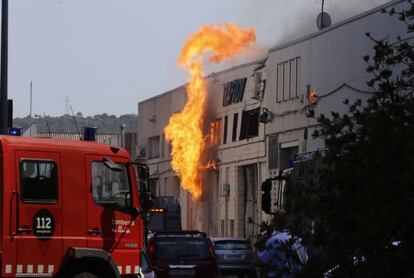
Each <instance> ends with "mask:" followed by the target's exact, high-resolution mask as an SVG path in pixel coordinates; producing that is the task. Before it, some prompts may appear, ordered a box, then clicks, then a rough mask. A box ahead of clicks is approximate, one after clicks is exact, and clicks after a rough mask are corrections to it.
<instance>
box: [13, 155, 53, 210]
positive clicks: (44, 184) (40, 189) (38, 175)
mask: <svg viewBox="0 0 414 278" xmlns="http://www.w3.org/2000/svg"><path fill="white" fill-rule="evenodd" d="M20 171H21V180H20V183H21V194H22V199H23V201H24V202H30V203H56V200H57V188H58V178H57V165H56V163H55V162H53V161H35V160H23V161H22V162H21V163H20Z"/></svg>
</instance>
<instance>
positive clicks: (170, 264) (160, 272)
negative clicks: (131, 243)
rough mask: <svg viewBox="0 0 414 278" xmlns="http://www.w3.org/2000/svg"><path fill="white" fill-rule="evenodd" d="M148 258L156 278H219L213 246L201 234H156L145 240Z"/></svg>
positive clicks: (179, 232)
mask: <svg viewBox="0 0 414 278" xmlns="http://www.w3.org/2000/svg"><path fill="white" fill-rule="evenodd" d="M148 256H149V258H150V260H151V262H152V265H153V268H154V270H155V273H156V275H157V277H158V278H163V277H200V278H203V277H205V278H213V277H220V271H219V269H218V264H217V259H216V256H215V253H214V248H213V245H212V243H211V240H210V239H209V238H208V237H207V235H206V234H205V233H203V232H199V231H162V232H156V233H154V234H153V235H152V236H151V238H149V240H148Z"/></svg>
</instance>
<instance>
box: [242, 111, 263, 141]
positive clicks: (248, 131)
mask: <svg viewBox="0 0 414 278" xmlns="http://www.w3.org/2000/svg"><path fill="white" fill-rule="evenodd" d="M258 135H259V108H256V109H252V110H248V111H243V114H242V122H241V128H240V140H243V139H249V138H252V137H256V136H258Z"/></svg>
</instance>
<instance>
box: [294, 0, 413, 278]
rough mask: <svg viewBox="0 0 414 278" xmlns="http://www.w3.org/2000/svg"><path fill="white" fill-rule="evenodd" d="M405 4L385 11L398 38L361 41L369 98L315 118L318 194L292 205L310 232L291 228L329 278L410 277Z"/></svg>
mask: <svg viewBox="0 0 414 278" xmlns="http://www.w3.org/2000/svg"><path fill="white" fill-rule="evenodd" d="M407 2H409V4H408V5H409V8H408V9H407V10H405V11H401V12H399V11H395V10H394V9H391V10H389V11H387V12H388V13H389V14H390V15H393V16H397V17H398V19H399V20H400V21H402V22H405V24H406V25H407V34H406V36H405V37H404V38H402V37H398V38H397V40H396V41H395V42H389V41H388V40H386V39H383V40H378V39H375V38H373V37H372V36H371V35H370V34H367V36H368V37H369V38H370V39H371V40H372V41H373V42H374V49H373V50H374V55H373V56H372V57H370V56H366V57H364V59H365V61H366V62H367V64H368V68H367V71H368V72H369V73H370V74H372V76H373V77H372V79H371V80H370V81H369V82H368V86H370V87H371V88H372V89H373V90H374V91H375V94H374V95H373V97H371V98H370V99H369V100H368V101H367V102H366V103H362V102H361V101H357V102H356V103H353V104H348V102H347V101H346V102H345V103H346V104H348V105H349V113H348V114H346V115H340V114H338V113H335V112H332V113H331V115H330V116H325V115H321V116H320V117H319V118H318V122H319V123H320V125H321V128H320V129H319V130H318V131H317V132H315V134H314V137H318V138H322V139H323V140H324V141H325V144H326V146H327V147H328V151H327V152H326V154H325V156H324V157H323V165H325V167H322V168H321V170H320V172H319V179H320V180H319V182H318V186H316V187H313V190H310V191H309V192H306V193H307V194H302V195H301V196H300V198H302V199H299V201H298V200H296V201H297V202H300V203H301V204H302V206H300V207H298V208H296V210H297V211H296V213H298V214H301V215H302V216H304V217H305V218H306V219H308V220H309V219H311V220H312V229H305V230H304V229H302V228H303V227H298V226H297V225H298V223H296V227H294V228H296V231H297V232H301V233H302V234H300V235H301V236H302V237H303V238H304V239H306V240H307V241H308V242H309V243H310V244H312V245H314V246H318V247H319V248H322V250H323V253H325V254H329V256H330V258H331V259H332V260H333V263H332V265H331V266H335V265H338V266H339V267H337V268H336V269H335V271H333V275H334V277H409V276H408V273H411V274H413V273H414V263H413V262H414V171H413V170H414V63H413V62H414V61H413V59H414V50H413V43H412V40H413V37H410V36H412V35H413V33H414V25H413V20H414V4H413V3H411V1H407ZM384 12H385V11H384ZM293 198H294V197H293ZM303 198H305V199H303ZM297 202H296V203H297ZM302 224H303V223H302ZM397 243H398V244H397ZM317 263H318V262H317ZM310 272H312V271H310ZM313 274H315V273H313ZM308 275H309V276H312V274H309V273H308Z"/></svg>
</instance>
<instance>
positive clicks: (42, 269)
mask: <svg viewBox="0 0 414 278" xmlns="http://www.w3.org/2000/svg"><path fill="white" fill-rule="evenodd" d="M16 164H17V165H16V169H18V171H17V177H16V180H17V181H18V182H17V192H18V196H19V198H18V199H19V200H18V204H17V207H16V218H17V223H18V225H17V234H16V236H15V239H16V240H17V263H16V267H15V273H16V274H19V273H22V274H25V273H26V274H32V275H35V274H40V273H43V274H52V273H53V272H54V271H55V270H57V267H58V265H59V264H60V260H61V258H62V239H61V238H62V196H61V192H62V190H61V174H60V173H61V171H60V157H59V154H58V153H52V152H29V151H17V152H16Z"/></svg>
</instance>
